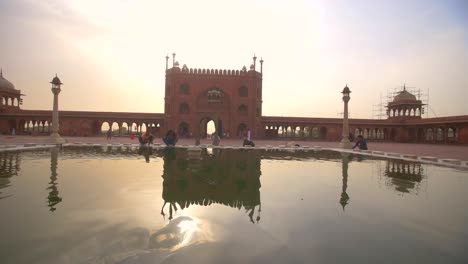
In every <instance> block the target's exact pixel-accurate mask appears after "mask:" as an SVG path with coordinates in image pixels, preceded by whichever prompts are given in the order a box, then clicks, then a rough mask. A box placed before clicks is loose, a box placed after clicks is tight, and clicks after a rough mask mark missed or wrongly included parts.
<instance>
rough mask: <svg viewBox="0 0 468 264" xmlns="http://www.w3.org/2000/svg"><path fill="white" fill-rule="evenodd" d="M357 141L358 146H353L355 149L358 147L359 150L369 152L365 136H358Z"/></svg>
mask: <svg viewBox="0 0 468 264" xmlns="http://www.w3.org/2000/svg"><path fill="white" fill-rule="evenodd" d="M356 140H357V141H356V144H355V145H354V146H353V149H355V148H356V147H358V148H359V149H362V150H367V142H366V140H365V139H364V137H363V136H361V135H359V136H357V138H356Z"/></svg>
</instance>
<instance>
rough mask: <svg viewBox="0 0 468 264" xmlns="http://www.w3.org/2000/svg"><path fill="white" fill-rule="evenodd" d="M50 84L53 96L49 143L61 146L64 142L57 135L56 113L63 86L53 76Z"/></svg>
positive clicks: (57, 122)
mask: <svg viewBox="0 0 468 264" xmlns="http://www.w3.org/2000/svg"><path fill="white" fill-rule="evenodd" d="M50 83H51V84H52V89H51V90H52V93H53V94H54V106H53V111H52V134H51V135H50V139H51V142H52V143H54V144H63V143H65V142H66V140H65V139H63V138H62V137H61V136H60V134H59V112H58V95H59V93H60V91H61V90H62V89H61V88H60V86H61V85H62V84H63V83H62V82H61V81H60V79H59V78H58V77H57V74H56V75H55V77H54V79H52V81H51V82H50Z"/></svg>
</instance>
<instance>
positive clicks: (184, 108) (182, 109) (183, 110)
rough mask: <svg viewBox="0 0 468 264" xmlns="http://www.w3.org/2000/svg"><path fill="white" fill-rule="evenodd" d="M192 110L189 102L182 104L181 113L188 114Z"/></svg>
mask: <svg viewBox="0 0 468 264" xmlns="http://www.w3.org/2000/svg"><path fill="white" fill-rule="evenodd" d="M189 112H190V109H189V105H188V104H187V103H183V104H180V106H179V113H181V114H188V113H189Z"/></svg>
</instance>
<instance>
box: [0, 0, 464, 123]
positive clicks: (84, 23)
mask: <svg viewBox="0 0 468 264" xmlns="http://www.w3.org/2000/svg"><path fill="white" fill-rule="evenodd" d="M0 36H1V37H0V67H2V68H3V73H4V77H5V78H7V79H8V80H10V81H11V82H13V83H14V84H15V86H16V88H17V89H21V91H22V92H23V93H24V94H26V95H27V96H26V97H25V98H24V104H23V109H51V108H52V93H51V91H50V84H49V82H50V81H51V80H52V78H53V77H54V76H55V73H57V74H58V76H59V77H60V79H61V80H62V82H63V83H64V86H63V87H62V93H61V94H60V109H61V110H90V111H118V112H120V111H129V112H158V113H162V112H163V109H164V107H163V106H164V68H165V58H164V57H165V56H166V54H171V53H172V52H176V53H177V57H176V60H177V61H179V62H180V64H181V65H183V64H187V66H188V67H189V68H191V67H193V68H213V69H239V70H240V69H241V68H242V67H243V66H244V65H245V66H247V67H249V66H250V64H251V63H252V56H253V54H254V53H255V54H256V55H257V56H258V57H263V59H264V60H265V63H264V67H263V68H264V76H263V78H264V80H263V114H264V115H275V116H311V117H337V113H338V112H341V111H342V109H343V104H342V102H341V93H340V92H341V91H342V89H343V87H344V86H345V84H346V83H347V84H348V86H349V87H350V88H351V90H352V94H351V101H350V106H349V107H350V112H351V117H355V118H358V117H359V118H370V117H372V113H373V105H375V104H378V103H379V101H380V96H381V95H382V96H383V97H385V96H386V95H387V90H388V89H393V88H395V87H399V86H402V85H403V83H406V84H407V85H408V86H412V87H417V88H420V89H421V90H422V91H424V92H427V91H429V105H430V106H431V108H432V109H433V111H434V112H435V114H436V115H437V116H447V115H466V114H468V107H467V106H466V104H467V103H466V100H467V98H468V1H465V0H459V1H448V0H445V1H438V0H436V1H431V0H421V1H418V0H414V1H412V0H404V1H397V0H391V1H378V0H375V1H374V0H368V1H348V0H343V1H331V0H323V1H292V0H288V1H276V0H274V1H273V0H245V1H244V0H238V1H232V0H231V1H221V0H197V1H182V0H179V1H156V0H151V1H150V0H147V1H145V0H141V1H138V0H133V1H132V0H126V1H117V0H69V1H66V0H62V1H59V0H57V1H54V0H42V1H37V0H0ZM430 116H434V115H433V113H432V111H431V113H430Z"/></svg>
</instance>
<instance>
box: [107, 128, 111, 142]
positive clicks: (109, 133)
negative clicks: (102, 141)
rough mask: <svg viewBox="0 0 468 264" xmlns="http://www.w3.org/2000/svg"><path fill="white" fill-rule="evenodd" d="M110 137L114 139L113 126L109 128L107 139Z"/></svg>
mask: <svg viewBox="0 0 468 264" xmlns="http://www.w3.org/2000/svg"><path fill="white" fill-rule="evenodd" d="M110 139H112V128H109V130H107V140H110Z"/></svg>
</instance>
